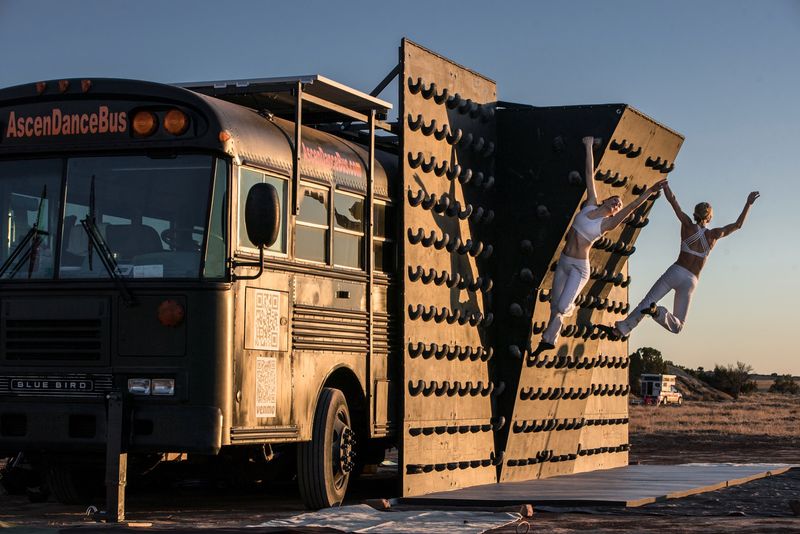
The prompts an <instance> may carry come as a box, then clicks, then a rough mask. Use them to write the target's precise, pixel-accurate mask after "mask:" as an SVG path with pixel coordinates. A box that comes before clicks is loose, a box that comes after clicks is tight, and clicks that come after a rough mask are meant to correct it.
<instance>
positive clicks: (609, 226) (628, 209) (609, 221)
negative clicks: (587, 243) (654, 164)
mask: <svg viewBox="0 0 800 534" xmlns="http://www.w3.org/2000/svg"><path fill="white" fill-rule="evenodd" d="M666 184H667V181H666V180H661V181H660V182H656V183H655V184H653V185H652V186H650V187H649V188H647V189H646V190H645V192H644V193H642V194H641V195H639V197H638V198H637V199H636V200H634V201H633V202H631V203H630V204H628V205H627V206H625V207H624V208H622V209H621V210H619V212H618V213H617V214H616V215H614V216H612V217H606V218H605V219H603V224H602V226H601V229H602V230H603V232H609V231H611V230H613V229H614V228H616V227H617V226H619V225H620V224H621V223H622V221H624V220H625V219H627V218H628V215H630V214H631V213H633V211H634V210H635V209H636V208H638V207H639V206H641V205H642V204H644V202H645V201H646V200H647V199H648V198H650V196H651V195H652V194H653V193H655V192H656V191H658V190H659V189H661V188H662V187H664V186H665V185H666Z"/></svg>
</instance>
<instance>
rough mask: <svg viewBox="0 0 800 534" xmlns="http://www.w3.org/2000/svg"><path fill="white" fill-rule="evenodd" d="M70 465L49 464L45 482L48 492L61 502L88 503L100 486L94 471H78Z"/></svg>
mask: <svg viewBox="0 0 800 534" xmlns="http://www.w3.org/2000/svg"><path fill="white" fill-rule="evenodd" d="M78 469H79V468H76V467H75V466H70V465H50V466H48V468H47V475H46V482H47V489H48V490H49V493H50V494H52V496H53V497H54V498H55V499H56V501H58V502H60V503H61V504H89V503H90V502H91V500H92V498H93V497H95V496H96V495H97V493H98V490H99V489H101V488H102V486H100V487H98V486H97V484H94V482H99V481H98V480H97V479H96V477H95V476H93V475H94V473H87V472H79V471H78Z"/></svg>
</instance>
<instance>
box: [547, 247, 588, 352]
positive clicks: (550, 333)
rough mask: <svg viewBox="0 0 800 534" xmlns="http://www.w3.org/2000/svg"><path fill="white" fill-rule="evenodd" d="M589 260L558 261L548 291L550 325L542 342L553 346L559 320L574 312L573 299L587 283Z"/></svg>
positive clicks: (569, 258)
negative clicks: (550, 287) (551, 284)
mask: <svg viewBox="0 0 800 534" xmlns="http://www.w3.org/2000/svg"><path fill="white" fill-rule="evenodd" d="M589 273H590V267H589V259H588V258H587V259H582V260H581V259H578V258H571V257H569V256H565V255H564V254H562V255H561V257H560V258H559V260H558V266H557V267H556V274H555V276H554V277H553V288H552V289H551V290H550V323H549V324H548V325H547V329H546V330H545V331H544V333H543V334H542V340H543V341H545V342H547V343H552V344H553V345H555V343H556V340H558V335H559V334H560V333H561V325H562V321H561V319H562V318H563V317H569V316H570V315H572V312H573V311H575V297H577V296H578V294H579V293H580V292H581V289H583V286H585V285H586V282H588V281H589Z"/></svg>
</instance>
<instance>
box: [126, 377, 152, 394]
mask: <svg viewBox="0 0 800 534" xmlns="http://www.w3.org/2000/svg"><path fill="white" fill-rule="evenodd" d="M128 393H130V394H132V395H150V379H149V378H129V379H128Z"/></svg>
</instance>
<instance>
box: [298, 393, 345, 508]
mask: <svg viewBox="0 0 800 534" xmlns="http://www.w3.org/2000/svg"><path fill="white" fill-rule="evenodd" d="M351 424H352V423H351V419H350V411H349V409H348V408H347V400H346V399H345V397H344V394H343V393H342V392H341V391H340V390H338V389H334V388H324V389H323V390H322V394H321V395H320V397H319V402H318V403H317V408H316V410H315V411H314V426H313V428H312V434H311V441H309V442H304V443H300V444H299V445H298V446H297V480H298V485H299V486H300V496H301V497H302V499H303V503H305V505H306V506H307V507H309V508H313V509H319V508H328V507H330V506H336V505H339V504H341V503H342V501H343V500H344V495H345V492H346V491H347V484H348V482H349V480H350V472H351V471H352V470H353V468H354V466H355V451H354V450H353V446H354V445H355V440H354V436H355V434H354V432H353V430H352V427H351Z"/></svg>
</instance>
